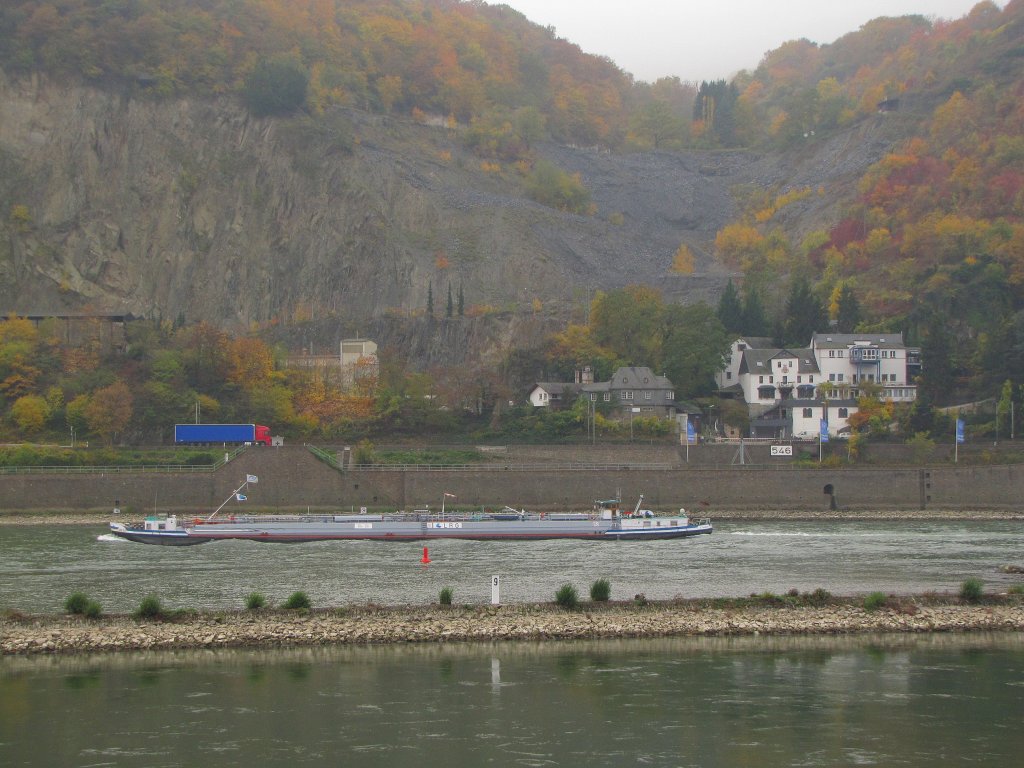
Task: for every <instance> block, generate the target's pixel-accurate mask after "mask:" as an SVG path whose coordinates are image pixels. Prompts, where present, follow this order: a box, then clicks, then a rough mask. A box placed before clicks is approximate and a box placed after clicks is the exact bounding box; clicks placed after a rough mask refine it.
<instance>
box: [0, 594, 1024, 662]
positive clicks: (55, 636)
mask: <svg viewBox="0 0 1024 768" xmlns="http://www.w3.org/2000/svg"><path fill="white" fill-rule="evenodd" d="M936 632H957V633H967V632H1024V602H1021V601H1020V600H1018V599H1014V598H1013V597H1011V598H1009V599H1008V601H1006V600H1000V601H998V602H994V601H989V602H987V603H982V604H972V605H968V604H934V605H930V604H923V605H922V604H921V603H920V602H919V601H918V600H917V599H916V598H907V597H904V598H900V599H899V600H898V604H896V605H894V606H892V607H884V608H880V609H877V610H872V611H867V610H865V609H864V608H863V601H862V600H856V599H854V598H848V599H846V600H845V601H843V602H839V603H836V604H828V605H824V606H809V605H793V606H788V605H786V606H778V605H776V606H763V605H742V606H738V607H737V606H728V607H721V606H708V605H702V604H699V603H690V602H686V603H670V604H661V603H650V604H648V605H645V606H638V605H635V604H632V603H629V604H607V605H602V606H600V607H596V606H594V607H591V606H586V607H584V608H582V609H581V610H577V611H565V610H562V609H560V608H558V607H556V606H554V605H551V604H528V605H509V606H464V607H450V608H443V607H440V606H426V607H412V606H410V607H399V608H374V607H365V606H361V607H352V608H339V609H320V610H314V611H308V612H295V611H284V610H273V611H260V612H249V611H233V612H219V613H200V614H186V615H184V616H179V617H177V618H176V619H174V620H173V621H149V620H141V621H140V620H135V619H133V618H131V617H130V616H123V615H118V616H114V615H111V616H104V617H100V618H98V619H92V620H90V619H85V618H82V617H80V616H66V615H46V616H39V615H32V616H20V615H12V614H10V613H8V614H6V615H3V616H2V617H0V653H2V655H5V656H8V655H39V654H79V653H94V652H125V651H140V650H176V649H201V648H279V647H309V646H343V645H371V644H405V643H448V642H496V641H508V640H511V641H524V640H525V641H537V640H581V639H602V638H655V637H678V636H694V637H700V636H704V637H709V636H741V635H747V636H755V635H858V634H877V633H936Z"/></svg>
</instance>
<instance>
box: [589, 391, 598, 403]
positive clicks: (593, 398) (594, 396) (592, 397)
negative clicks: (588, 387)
mask: <svg viewBox="0 0 1024 768" xmlns="http://www.w3.org/2000/svg"><path fill="white" fill-rule="evenodd" d="M590 401H591V402H592V403H593V402H597V392H591V393H590Z"/></svg>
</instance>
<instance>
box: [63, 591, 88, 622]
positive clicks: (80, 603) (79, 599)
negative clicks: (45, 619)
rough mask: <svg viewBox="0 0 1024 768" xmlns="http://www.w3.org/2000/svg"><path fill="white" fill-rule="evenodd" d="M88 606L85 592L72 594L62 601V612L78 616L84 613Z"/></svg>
mask: <svg viewBox="0 0 1024 768" xmlns="http://www.w3.org/2000/svg"><path fill="white" fill-rule="evenodd" d="M88 605H89V596H88V595H86V594H85V592H72V593H71V594H70V595H68V599H67V600H65V601H64V612H65V613H71V614H75V615H78V616H80V615H82V614H84V613H85V609H86V607H87V606H88Z"/></svg>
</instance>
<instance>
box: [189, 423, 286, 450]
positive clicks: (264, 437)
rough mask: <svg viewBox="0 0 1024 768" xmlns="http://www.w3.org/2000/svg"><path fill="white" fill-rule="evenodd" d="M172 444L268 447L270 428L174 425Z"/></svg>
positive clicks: (228, 425)
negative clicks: (239, 444)
mask: <svg viewBox="0 0 1024 768" xmlns="http://www.w3.org/2000/svg"><path fill="white" fill-rule="evenodd" d="M174 442H175V444H176V445H212V444H217V443H221V444H223V443H253V444H256V445H270V427H264V426H263V425H261V424H175V425H174Z"/></svg>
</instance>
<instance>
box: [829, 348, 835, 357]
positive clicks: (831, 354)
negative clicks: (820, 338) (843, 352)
mask: <svg viewBox="0 0 1024 768" xmlns="http://www.w3.org/2000/svg"><path fill="white" fill-rule="evenodd" d="M828 356H829V357H835V356H836V351H835V350H834V349H830V350H829V351H828Z"/></svg>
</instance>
